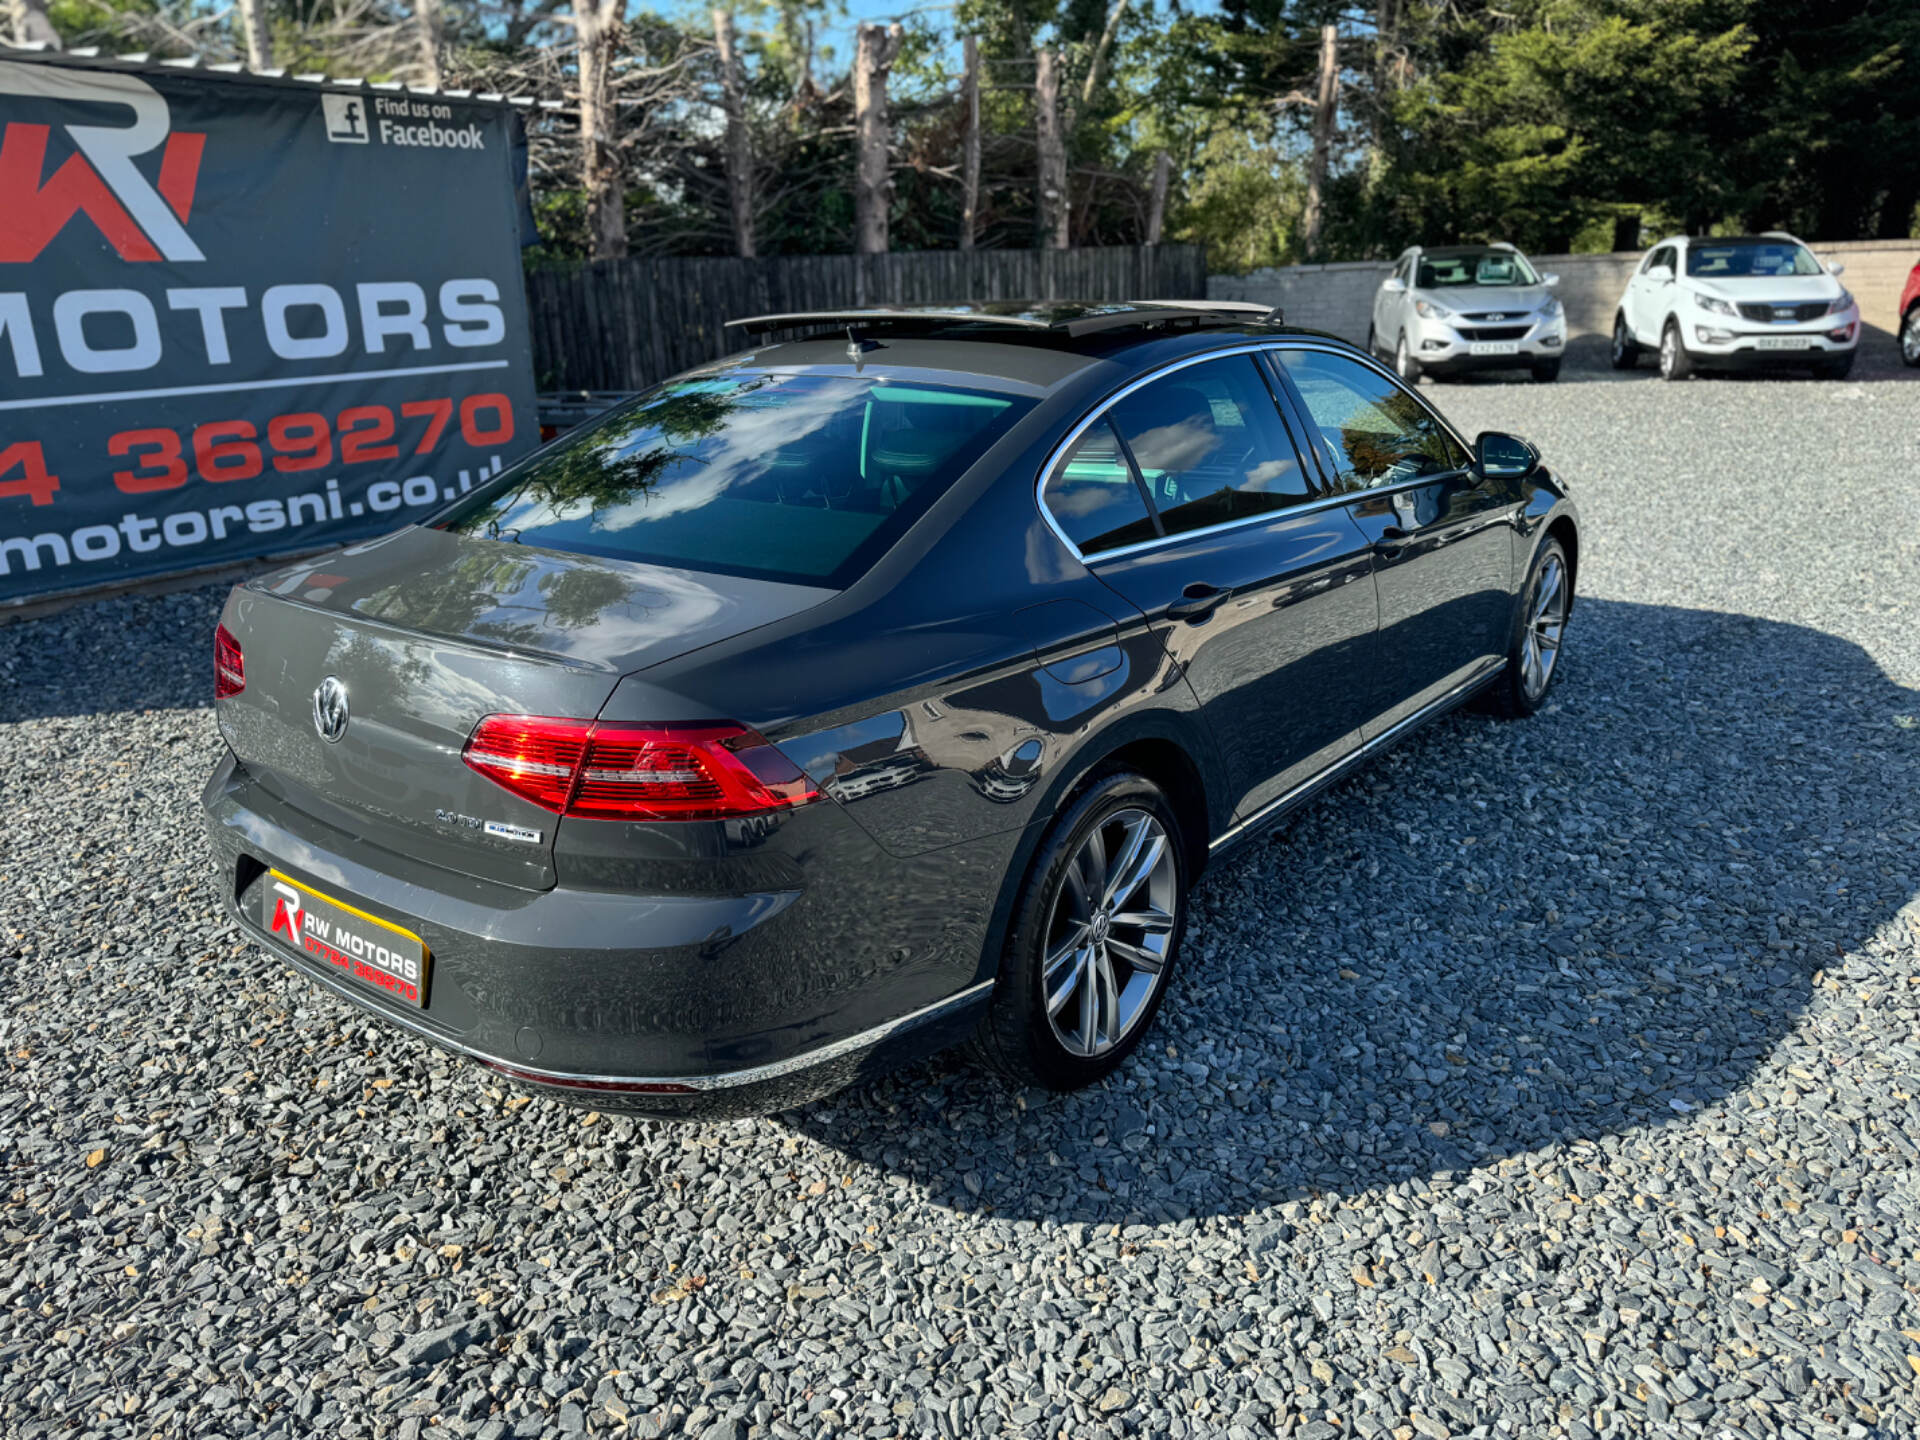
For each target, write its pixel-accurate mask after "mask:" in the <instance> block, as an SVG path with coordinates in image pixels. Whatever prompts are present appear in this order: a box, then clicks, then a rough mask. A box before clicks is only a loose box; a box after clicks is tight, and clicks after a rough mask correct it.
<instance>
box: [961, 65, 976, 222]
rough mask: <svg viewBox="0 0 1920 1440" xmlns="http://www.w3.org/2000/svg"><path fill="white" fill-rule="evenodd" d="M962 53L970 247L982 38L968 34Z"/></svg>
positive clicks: (964, 202) (964, 209) (964, 207)
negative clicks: (963, 60)
mask: <svg viewBox="0 0 1920 1440" xmlns="http://www.w3.org/2000/svg"><path fill="white" fill-rule="evenodd" d="M961 53H962V54H963V55H964V56H965V57H966V74H965V77H964V78H963V79H962V80H961V82H960V108H961V112H962V114H964V115H965V117H966V121H965V123H966V127H967V135H966V142H965V143H966V151H965V154H964V156H963V157H962V159H961V162H960V248H961V249H962V250H971V249H973V238H974V234H975V232H976V231H977V230H978V229H979V227H980V42H979V41H978V40H976V39H974V38H973V36H971V35H969V36H967V38H966V41H965V43H964V44H963V45H962V47H961Z"/></svg>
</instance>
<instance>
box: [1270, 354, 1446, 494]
mask: <svg viewBox="0 0 1920 1440" xmlns="http://www.w3.org/2000/svg"><path fill="white" fill-rule="evenodd" d="M1278 358H1279V361H1280V364H1281V367H1282V368H1283V369H1284V371H1285V372H1286V375H1287V377H1288V378H1289V379H1290V380H1292V381H1293V385H1294V388H1295V389H1296V390H1298V391H1299V392H1300V399H1301V401H1302V403H1303V404H1304V405H1305V406H1306V411H1307V418H1308V420H1309V421H1310V423H1311V424H1312V425H1313V427H1314V430H1315V432H1316V434H1317V438H1318V439H1319V441H1320V443H1321V446H1322V454H1323V456H1324V457H1325V459H1326V462H1327V464H1328V466H1329V468H1330V469H1331V470H1332V471H1333V475H1334V483H1335V488H1336V489H1338V490H1341V491H1347V492H1351V491H1355V490H1369V489H1373V488H1374V487H1376V486H1380V485H1397V484H1399V483H1400V482H1401V481H1403V480H1414V479H1418V478H1419V477H1420V476H1422V475H1440V474H1445V473H1446V472H1448V471H1452V470H1460V469H1464V468H1465V467H1466V464H1467V455H1466V452H1465V451H1464V450H1463V449H1462V448H1461V447H1460V444H1459V442H1458V441H1456V440H1455V439H1454V438H1453V437H1452V436H1451V435H1450V434H1448V433H1447V429H1446V427H1445V426H1444V425H1442V424H1441V423H1440V421H1439V419H1438V418H1437V417H1436V416H1435V415H1434V413H1433V412H1432V411H1431V410H1429V409H1427V407H1426V406H1424V405H1422V404H1421V403H1420V402H1419V400H1417V399H1415V398H1414V396H1413V395H1412V394H1411V393H1409V392H1408V391H1406V390H1405V389H1403V388H1401V387H1400V386H1399V385H1397V384H1395V383H1394V382H1393V381H1391V380H1389V379H1388V378H1387V377H1386V376H1384V375H1382V374H1380V372H1379V371H1377V370H1373V369H1370V368H1369V367H1367V366H1365V365H1362V364H1360V363H1359V362H1358V361H1355V360H1349V359H1347V358H1346V357H1345V356H1342V355H1332V354H1328V353H1327V352H1325V351H1320V350H1282V351H1279V352H1278Z"/></svg>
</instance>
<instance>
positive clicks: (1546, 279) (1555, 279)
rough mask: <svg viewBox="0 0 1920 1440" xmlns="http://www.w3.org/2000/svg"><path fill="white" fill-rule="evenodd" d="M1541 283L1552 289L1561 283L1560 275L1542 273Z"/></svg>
mask: <svg viewBox="0 0 1920 1440" xmlns="http://www.w3.org/2000/svg"><path fill="white" fill-rule="evenodd" d="M1540 283H1541V284H1542V285H1545V286H1547V287H1548V288H1549V289H1551V288H1552V287H1553V286H1555V285H1558V284H1559V283H1560V277H1559V276H1558V275H1542V276H1541V277H1540Z"/></svg>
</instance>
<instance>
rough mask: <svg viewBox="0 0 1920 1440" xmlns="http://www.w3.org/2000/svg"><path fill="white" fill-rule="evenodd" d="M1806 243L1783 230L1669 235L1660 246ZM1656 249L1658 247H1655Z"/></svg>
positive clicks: (1801, 244) (1803, 244)
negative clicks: (1727, 233) (1755, 233)
mask: <svg viewBox="0 0 1920 1440" xmlns="http://www.w3.org/2000/svg"><path fill="white" fill-rule="evenodd" d="M1806 243H1807V242H1806V241H1804V240H1802V239H1801V238H1800V237H1799V236H1798V235H1789V234H1788V233H1787V232H1786V231H1784V230H1767V231H1763V232H1762V233H1760V234H1758V235H1671V236H1668V237H1667V238H1666V239H1665V240H1662V241H1661V242H1660V244H1661V245H1782V244H1785V245H1800V246H1805V245H1806ZM1656 248H1658V247H1656Z"/></svg>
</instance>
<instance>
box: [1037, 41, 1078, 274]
mask: <svg viewBox="0 0 1920 1440" xmlns="http://www.w3.org/2000/svg"><path fill="white" fill-rule="evenodd" d="M1035 60H1036V62H1037V63H1036V65H1035V67H1034V79H1033V115H1034V135H1035V141H1034V146H1035V151H1036V153H1037V156H1038V160H1039V166H1038V174H1037V177H1036V182H1037V184H1038V187H1039V197H1040V205H1039V209H1040V243H1041V244H1042V245H1043V246H1045V247H1046V248H1047V249H1049V250H1064V249H1066V248H1067V247H1068V246H1069V245H1070V244H1072V243H1073V242H1072V232H1071V230H1070V228H1069V227H1070V224H1071V221H1072V215H1071V214H1070V212H1069V210H1068V197H1067V141H1066V136H1065V135H1064V134H1063V133H1062V129H1061V124H1062V117H1061V114H1060V56H1059V53H1058V52H1057V51H1054V50H1051V49H1043V50H1042V51H1041V52H1040V53H1039V55H1038V56H1036V57H1035Z"/></svg>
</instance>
